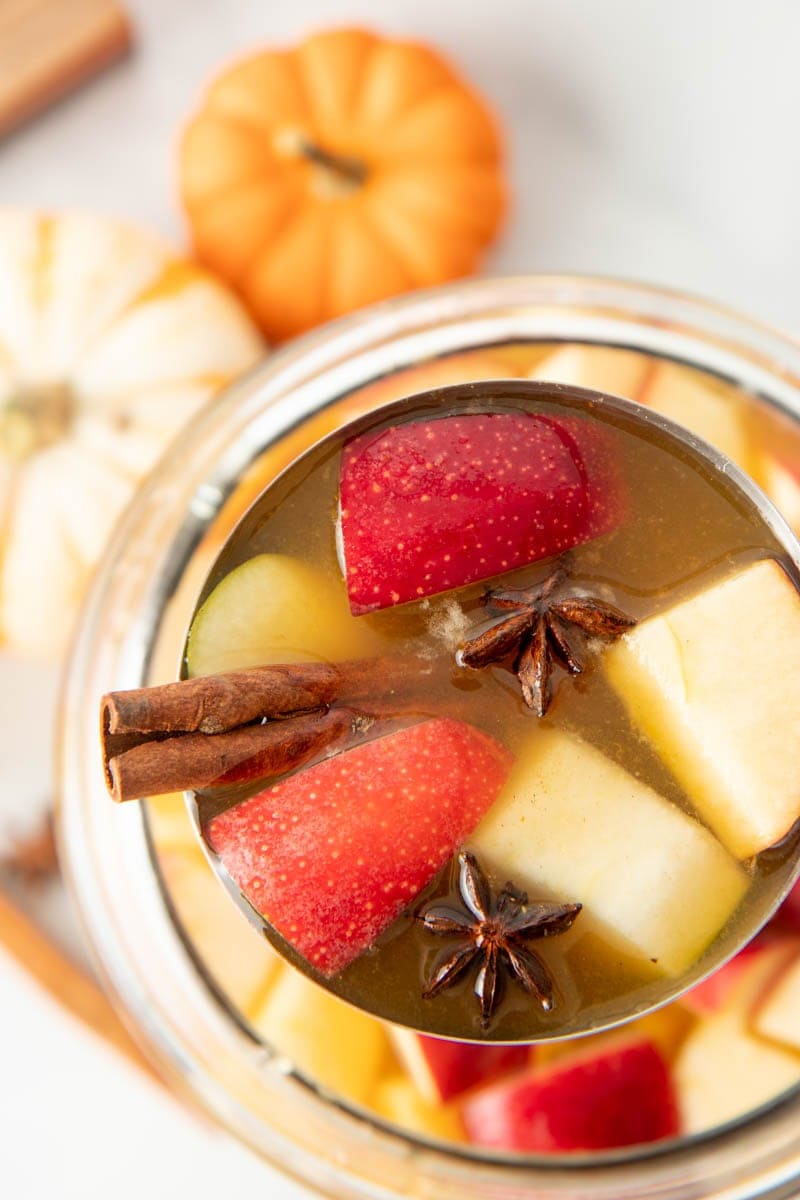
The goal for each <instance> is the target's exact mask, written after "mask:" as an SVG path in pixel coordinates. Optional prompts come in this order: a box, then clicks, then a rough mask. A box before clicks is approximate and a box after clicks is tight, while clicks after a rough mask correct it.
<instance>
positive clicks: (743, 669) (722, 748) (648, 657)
mask: <svg viewBox="0 0 800 1200" xmlns="http://www.w3.org/2000/svg"><path fill="white" fill-rule="evenodd" d="M604 661H605V666H606V670H607V673H608V678H609V679H610V681H611V683H612V685H613V686H614V687H615V688H616V690H617V692H618V693H619V695H620V696H621V698H622V700H623V701H624V703H625V705H626V707H627V709H628V712H629V713H630V716H631V719H632V720H633V722H634V723H635V724H636V725H638V727H639V729H640V730H641V731H642V732H643V733H644V734H645V736H646V737H648V738H649V740H650V741H651V742H652V744H653V746H654V748H655V750H656V751H657V753H658V754H660V756H661V757H662V759H663V760H664V762H665V763H666V765H667V766H668V767H669V768H670V770H671V771H672V772H673V774H674V775H675V777H676V778H677V779H678V780H679V781H680V783H681V784H682V786H683V787H684V789H685V790H686V793H687V795H688V796H689V798H690V800H691V801H692V803H693V804H694V806H695V807H696V809H697V811H698V812H699V814H700V816H701V817H703V819H704V820H705V821H706V822H707V823H708V825H710V827H711V828H712V829H713V830H714V832H715V833H716V834H717V836H718V837H719V838H720V839H721V840H722V841H723V842H724V843H725V845H726V846H728V848H729V849H730V850H731V852H732V853H733V854H735V855H736V856H737V857H738V858H749V857H750V855H752V854H757V853H758V852H759V851H760V850H764V849H765V848H766V847H767V846H771V845H773V843H775V842H777V841H779V840H780V839H781V838H782V837H783V836H784V835H785V834H786V833H788V831H789V830H790V829H791V827H792V825H793V824H794V823H795V821H796V820H797V819H798V817H800V775H798V771H797V747H798V746H799V745H800V595H798V593H797V591H796V589H795V587H794V585H793V584H792V583H791V582H790V580H789V578H788V576H787V575H786V574H785V573H784V572H783V570H782V569H781V568H780V567H779V566H778V564H777V563H776V562H773V561H771V560H764V561H762V562H758V563H754V564H753V565H751V566H749V567H746V568H745V569H744V570H741V571H738V572H737V573H736V574H734V575H731V576H729V577H728V578H726V579H724V580H723V581H722V582H721V583H717V584H715V585H714V586H712V587H709V588H708V589H706V590H705V591H703V592H701V593H700V594H699V595H696V596H693V597H692V598H691V599H689V600H686V601H683V602H682V603H680V604H677V605H676V606H675V607H674V608H671V609H669V610H668V611H667V612H664V613H661V614H660V615H659V616H655V617H651V618H650V619H649V620H647V621H644V622H642V624H641V625H638V626H637V627H636V628H635V629H633V630H631V632H630V633H628V634H626V635H625V636H624V637H623V638H621V639H620V640H619V641H618V642H617V643H616V644H615V645H614V646H612V647H611V648H610V649H609V650H608V651H607V652H606V654H605V655H604Z"/></svg>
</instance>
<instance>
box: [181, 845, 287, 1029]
mask: <svg viewBox="0 0 800 1200" xmlns="http://www.w3.org/2000/svg"><path fill="white" fill-rule="evenodd" d="M159 864H160V866H161V870H162V872H163V875H164V881H165V883H166V886H167V890H168V892H169V896H170V900H171V901H172V904H173V905H174V907H175V910H176V912H177V914H178V917H179V919H180V923H181V925H182V926H183V928H184V930H185V932H186V935H187V937H188V939H189V941H190V943H191V945H192V946H193V948H194V949H195V951H196V952H197V954H198V956H199V958H200V960H201V961H202V963H203V965H204V966H205V967H206V969H207V970H208V971H209V972H210V973H211V975H212V976H213V977H214V979H215V981H216V982H217V984H218V985H219V986H220V987H221V988H222V990H223V991H224V992H225V995H226V996H228V998H229V999H230V1000H231V1001H232V1002H233V1003H234V1004H235V1005H237V1007H238V1008H241V1009H242V1010H244V1011H247V1010H248V1009H249V1008H250V1006H251V1005H253V1004H254V1003H257V1001H258V1000H259V998H260V997H261V995H262V994H263V992H264V990H265V988H266V987H267V986H268V984H269V982H270V980H271V978H272V977H273V975H274V974H275V971H276V970H277V967H278V964H279V959H278V957H277V955H276V953H275V951H274V950H273V949H272V948H271V946H270V945H269V944H268V942H266V941H265V940H264V938H263V937H260V936H259V934H258V932H257V931H256V930H255V929H254V928H253V926H251V925H250V924H249V923H248V922H247V921H246V920H245V919H244V918H243V917H242V915H241V913H239V912H238V911H237V910H236V908H235V907H234V905H233V904H231V901H230V899H229V897H228V896H227V895H226V893H225V889H224V888H223V887H222V885H221V884H220V883H219V881H218V880H217V878H216V876H215V875H214V872H213V871H212V869H211V867H210V866H209V865H208V863H207V862H206V860H205V858H204V857H203V853H202V851H201V850H200V848H199V846H198V847H196V848H193V849H191V850H189V849H182V850H181V849H172V850H168V851H165V852H164V853H163V854H160V855H159Z"/></svg>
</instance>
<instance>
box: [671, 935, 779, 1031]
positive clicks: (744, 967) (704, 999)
mask: <svg viewBox="0 0 800 1200" xmlns="http://www.w3.org/2000/svg"><path fill="white" fill-rule="evenodd" d="M764 949H765V946H764V944H763V942H761V941H755V942H750V943H749V945H747V946H745V947H744V949H743V950H740V951H739V953H738V954H735V955H734V956H733V958H731V959H729V961H728V962H726V963H725V965H724V966H722V967H720V968H719V970H718V971H715V972H714V974H713V975H709V977H708V979H705V980H703V982H702V983H698V985H697V986H696V987H693V988H692V989H691V990H690V991H688V992H687V993H686V994H685V995H684V996H682V997H681V1004H683V1005H684V1007H685V1008H688V1009H689V1011H690V1012H693V1013H695V1014H696V1015H697V1016H700V1017H703V1016H707V1015H708V1014H709V1013H715V1012H718V1011H719V1009H720V1008H722V1006H723V1005H724V1004H725V1003H727V1001H728V1000H729V999H730V997H731V995H732V994H733V993H734V992H735V990H736V988H737V986H738V985H739V984H740V983H741V981H742V979H743V978H744V976H745V975H746V973H747V971H748V969H749V968H750V967H751V966H752V963H753V958H754V956H755V955H757V954H760V953H761V952H762V951H763V950H764Z"/></svg>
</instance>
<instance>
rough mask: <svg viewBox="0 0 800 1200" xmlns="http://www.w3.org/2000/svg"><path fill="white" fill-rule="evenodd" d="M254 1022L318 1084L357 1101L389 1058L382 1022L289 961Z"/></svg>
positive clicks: (365, 1095)
mask: <svg viewBox="0 0 800 1200" xmlns="http://www.w3.org/2000/svg"><path fill="white" fill-rule="evenodd" d="M250 1023H251V1025H252V1026H253V1028H254V1029H255V1030H256V1032H257V1033H259V1034H260V1035H261V1036H262V1037H263V1038H264V1041H265V1042H266V1043H267V1044H268V1045H270V1046H273V1047H274V1048H275V1049H276V1050H277V1051H278V1052H279V1053H280V1054H283V1055H285V1056H286V1057H287V1058H288V1059H289V1060H290V1061H291V1063H292V1064H293V1066H295V1067H296V1068H297V1069H298V1070H299V1071H301V1072H302V1073H303V1074H304V1075H307V1076H308V1078H309V1079H311V1080H313V1082H314V1083H316V1084H318V1085H319V1086H320V1087H323V1088H328V1089H329V1090H330V1091H332V1092H335V1093H336V1094H337V1095H339V1096H344V1097H346V1098H347V1099H348V1100H355V1101H356V1102H358V1103H363V1102H364V1101H365V1100H366V1099H367V1098H368V1096H369V1095H370V1093H371V1092H372V1090H373V1089H374V1087H375V1085H376V1083H377V1081H378V1077H379V1075H380V1073H381V1071H382V1070H383V1069H384V1067H385V1066H386V1065H387V1063H388V1061H389V1049H388V1039H387V1037H386V1033H385V1031H384V1029H383V1026H382V1025H381V1023H380V1021H378V1020H377V1019H376V1018H375V1017H370V1016H368V1015H367V1014H366V1013H362V1012H359V1010H358V1009H356V1008H351V1006H350V1005H349V1004H345V1002H344V1001H343V1000H339V999H338V997H337V996H332V995H331V994H330V993H329V992H326V991H323V989H322V988H320V987H318V986H317V984H315V983H312V982H311V981H310V980H309V979H306V977H305V976H304V975H300V974H299V972H297V971H295V970H294V969H293V968H292V967H288V966H285V965H281V968H280V974H279V976H278V980H277V982H276V983H275V984H274V985H273V986H272V987H271V988H270V990H269V992H268V993H267V996H266V999H265V1001H264V1003H263V1004H262V1005H261V1006H260V1007H259V1008H258V1009H257V1011H255V1012H253V1013H252V1015H251V1017H250Z"/></svg>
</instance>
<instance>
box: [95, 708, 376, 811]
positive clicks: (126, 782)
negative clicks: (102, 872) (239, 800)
mask: <svg viewBox="0 0 800 1200" xmlns="http://www.w3.org/2000/svg"><path fill="white" fill-rule="evenodd" d="M371 723H372V722H371V720H370V719H369V718H365V717H364V716H363V715H361V714H359V713H356V712H354V710H353V709H350V708H331V709H329V710H328V711H323V712H314V713H303V714H300V715H299V716H296V717H290V718H287V719H285V720H280V721H269V722H267V724H265V725H246V726H244V727H243V728H240V729H233V730H228V731H227V732H225V733H219V734H214V735H209V734H204V733H187V734H183V735H182V736H178V737H171V738H166V739H164V740H161V741H146V742H142V743H141V744H140V745H138V746H134V747H132V748H131V749H129V750H125V751H123V752H122V753H121V754H118V755H115V756H114V757H113V758H111V759H109V760H108V763H107V768H106V774H107V783H108V788H109V791H110V792H111V796H112V798H113V799H114V800H116V801H118V802H120V801H124V800H139V799H141V798H142V797H144V796H156V795H160V794H161V793H164V792H182V791H187V790H195V789H198V788H204V787H211V786H212V784H226V783H243V782H245V781H246V780H252V779H266V778H268V777H270V776H275V775H283V774H285V773H286V772H287V771H293V770H295V769H296V768H297V767H300V766H302V765H303V763H306V762H308V761H309V759H312V758H315V757H316V756H317V755H319V754H322V753H323V751H324V750H327V749H329V748H330V747H332V746H337V745H344V744H345V743H347V742H348V741H350V740H352V739H353V738H354V737H356V736H357V735H358V734H359V733H363V732H366V729H367V728H368V727H369V725H370V724H371Z"/></svg>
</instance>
